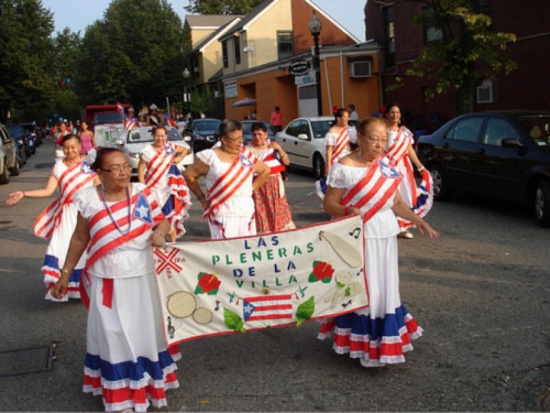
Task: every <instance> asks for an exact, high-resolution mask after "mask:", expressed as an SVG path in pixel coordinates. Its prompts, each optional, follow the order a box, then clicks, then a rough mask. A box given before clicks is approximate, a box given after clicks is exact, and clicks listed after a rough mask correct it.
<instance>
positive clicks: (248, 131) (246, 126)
mask: <svg viewBox="0 0 550 413" xmlns="http://www.w3.org/2000/svg"><path fill="white" fill-rule="evenodd" d="M256 122H262V123H263V124H264V125H265V127H266V128H267V139H269V140H271V141H274V140H275V132H274V131H273V126H271V123H269V122H267V121H265V120H243V121H242V122H241V123H242V124H243V138H244V142H243V145H246V144H247V143H248V142H251V141H252V125H253V124H254V123H256Z"/></svg>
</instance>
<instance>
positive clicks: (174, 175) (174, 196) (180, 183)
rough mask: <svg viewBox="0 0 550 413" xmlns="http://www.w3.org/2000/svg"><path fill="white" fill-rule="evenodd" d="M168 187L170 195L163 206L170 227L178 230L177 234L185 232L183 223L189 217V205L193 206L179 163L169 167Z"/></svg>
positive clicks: (166, 189)
mask: <svg viewBox="0 0 550 413" xmlns="http://www.w3.org/2000/svg"><path fill="white" fill-rule="evenodd" d="M167 185H168V186H167V188H163V189H162V190H165V191H168V192H169V193H170V196H169V197H168V200H167V201H166V203H165V204H164V205H163V207H162V212H163V213H164V216H165V217H166V218H168V219H169V221H170V228H171V229H175V230H176V236H178V237H179V236H181V235H183V234H185V227H184V225H183V223H184V222H185V221H186V220H187V218H189V207H190V206H191V197H190V195H189V188H188V187H187V182H185V179H184V177H183V174H182V173H181V170H180V168H178V166H177V165H174V164H172V165H170V168H169V169H168V184H167Z"/></svg>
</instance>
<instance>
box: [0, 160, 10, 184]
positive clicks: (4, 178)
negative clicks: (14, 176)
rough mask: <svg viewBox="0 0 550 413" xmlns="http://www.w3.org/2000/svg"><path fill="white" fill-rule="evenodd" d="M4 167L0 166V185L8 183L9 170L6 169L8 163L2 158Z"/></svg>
mask: <svg viewBox="0 0 550 413" xmlns="http://www.w3.org/2000/svg"><path fill="white" fill-rule="evenodd" d="M3 165H4V167H3V168H2V173H1V174H0V185H5V184H9V183H10V171H9V170H8V164H7V163H6V160H5V159H4V162H3Z"/></svg>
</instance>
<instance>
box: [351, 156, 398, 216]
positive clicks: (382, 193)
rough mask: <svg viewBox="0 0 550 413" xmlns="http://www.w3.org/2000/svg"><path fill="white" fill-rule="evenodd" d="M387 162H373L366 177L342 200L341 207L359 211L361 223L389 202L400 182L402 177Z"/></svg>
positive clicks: (379, 160) (380, 160)
mask: <svg viewBox="0 0 550 413" xmlns="http://www.w3.org/2000/svg"><path fill="white" fill-rule="evenodd" d="M387 161H388V160H387V159H384V158H382V159H378V160H377V161H375V162H373V163H372V165H371V166H370V168H369V169H368V171H367V173H366V175H365V176H364V177H363V178H362V179H361V180H359V182H357V183H356V184H355V185H354V186H353V188H351V190H350V191H349V192H347V193H346V194H345V195H344V197H343V198H342V205H345V206H354V207H356V208H359V209H361V212H362V213H363V222H366V221H368V220H369V219H370V218H372V216H373V215H374V214H376V213H377V212H378V211H380V209H381V208H382V207H383V206H384V205H386V203H387V202H388V201H389V200H391V198H392V197H393V195H394V194H395V192H396V191H397V187H398V186H399V183H400V182H401V179H402V176H401V175H400V174H399V173H398V172H397V171H396V170H395V169H393V168H392V167H391V166H390V164H389V162H387Z"/></svg>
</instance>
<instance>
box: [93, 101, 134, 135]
mask: <svg viewBox="0 0 550 413" xmlns="http://www.w3.org/2000/svg"><path fill="white" fill-rule="evenodd" d="M121 106H122V107H123V108H124V113H125V114H126V111H127V110H128V108H129V107H130V106H131V105H129V104H128V103H124V104H121ZM125 116H126V115H124V117H125ZM124 117H123V116H121V113H120V110H119V107H118V104H116V103H115V104H112V105H88V106H86V116H85V118H86V122H88V126H89V128H90V129H92V130H93V129H94V127H95V125H99V124H102V123H124Z"/></svg>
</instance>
